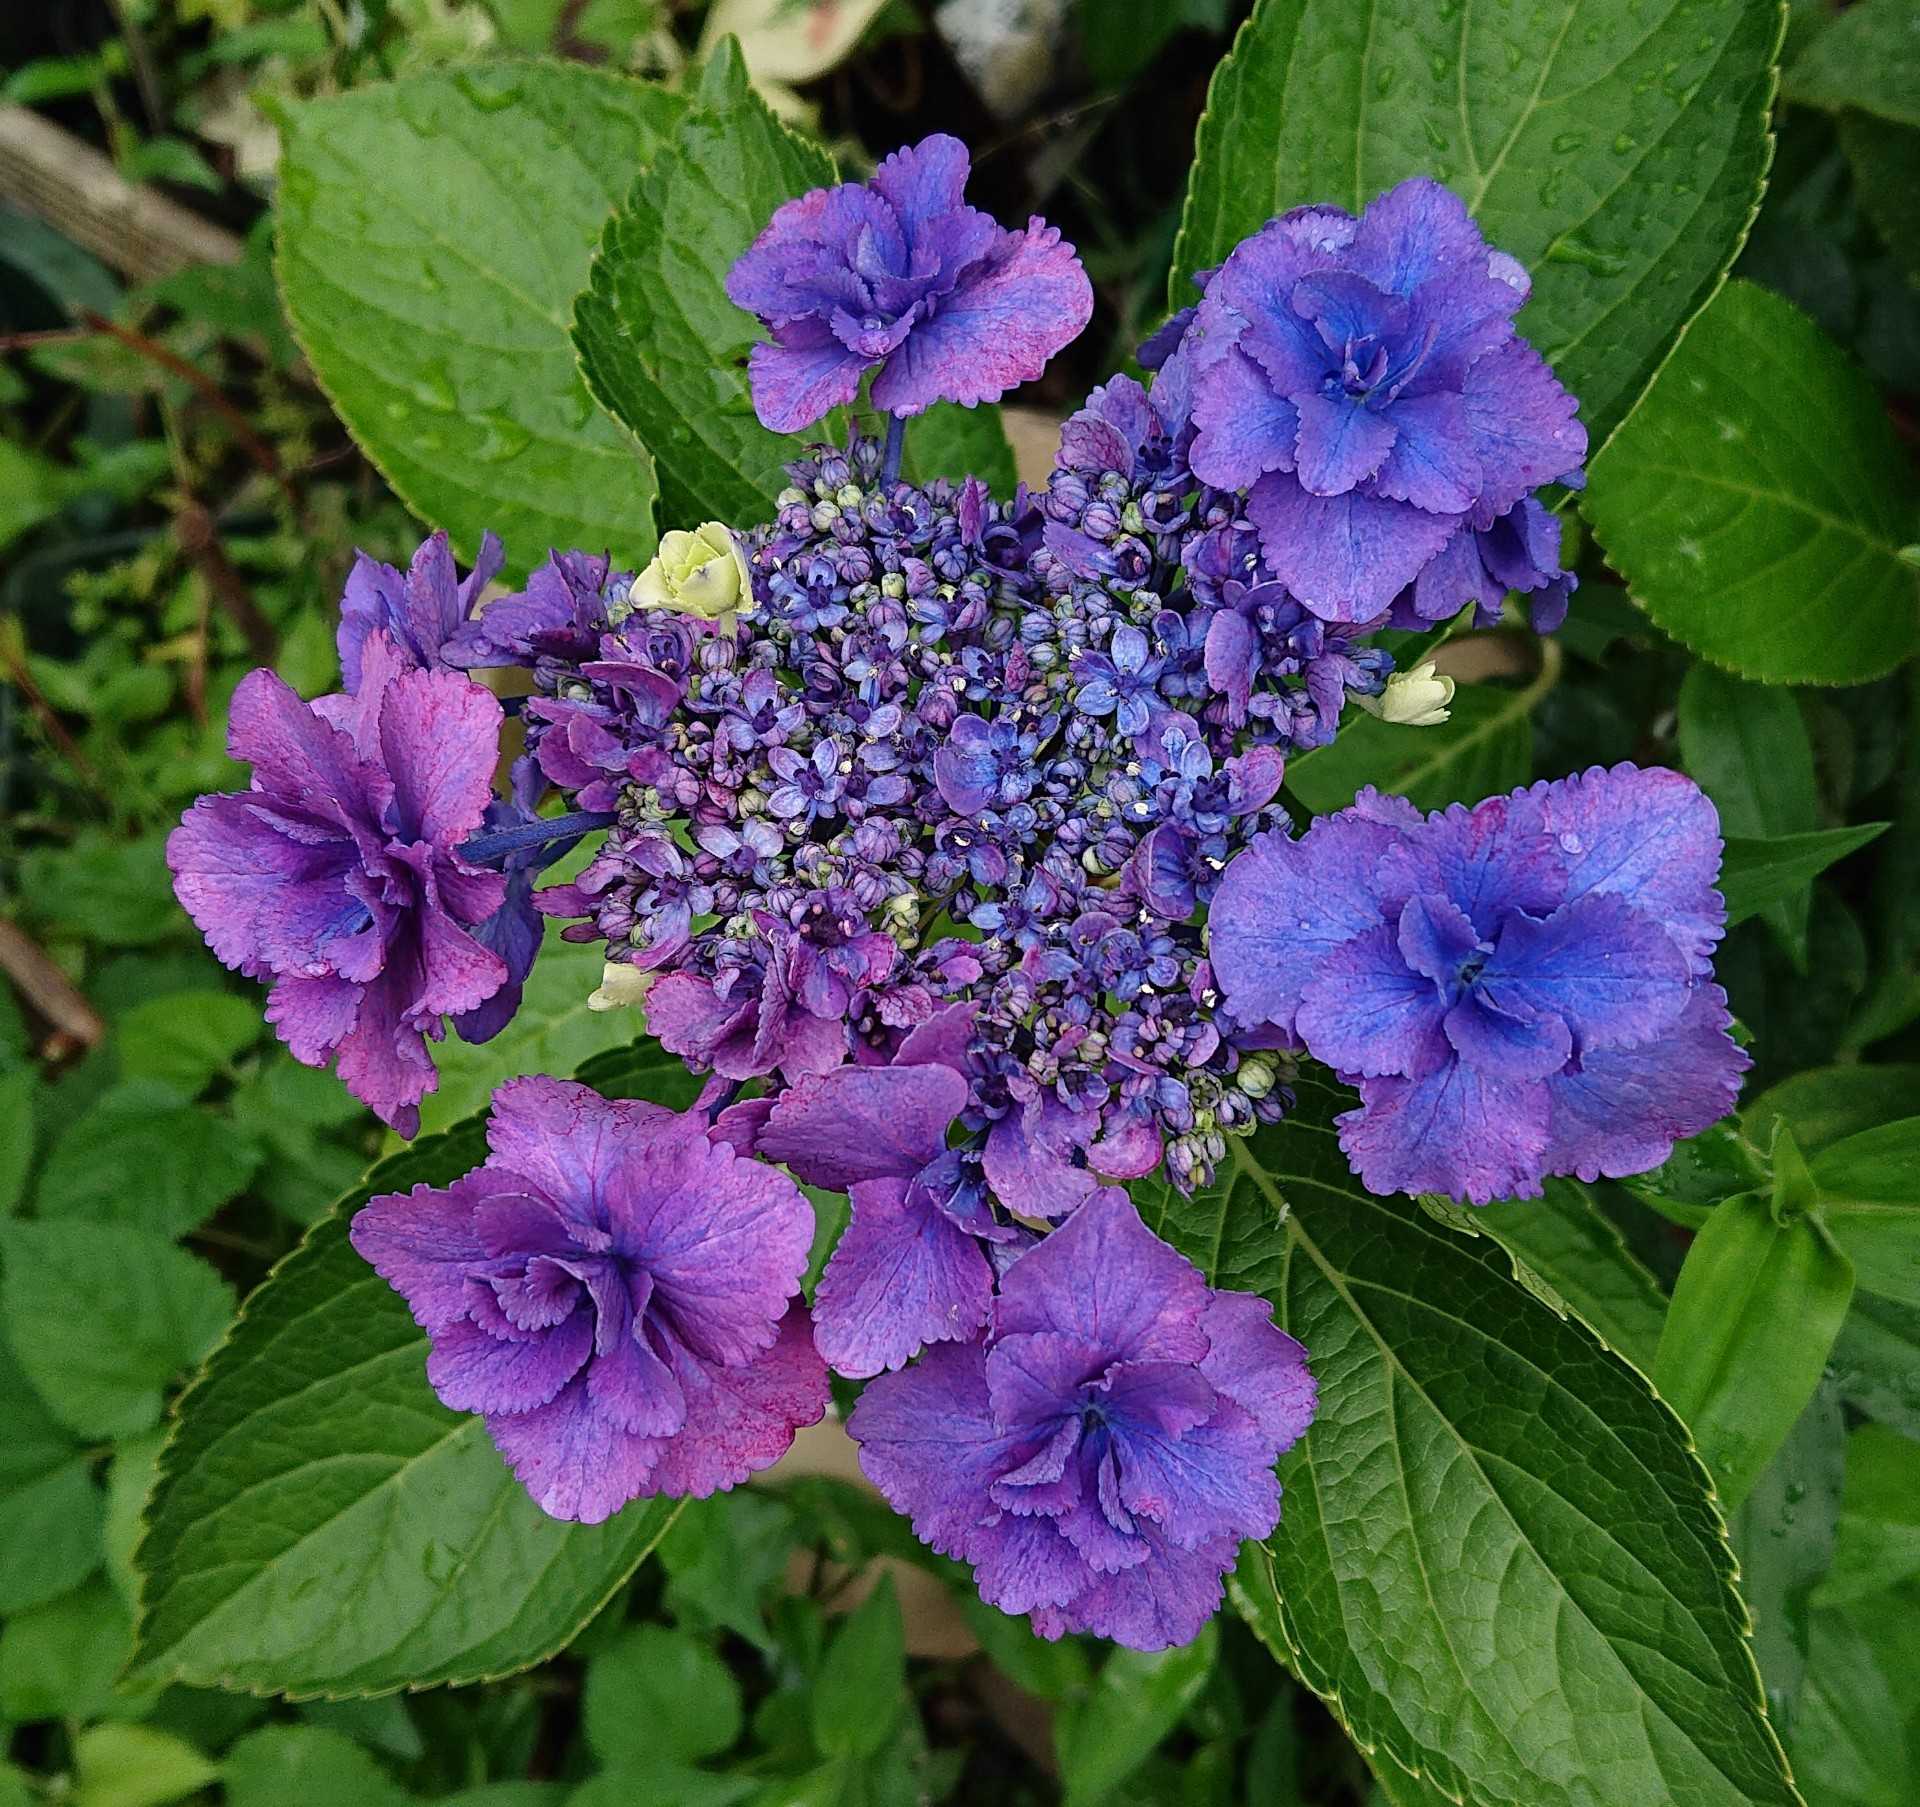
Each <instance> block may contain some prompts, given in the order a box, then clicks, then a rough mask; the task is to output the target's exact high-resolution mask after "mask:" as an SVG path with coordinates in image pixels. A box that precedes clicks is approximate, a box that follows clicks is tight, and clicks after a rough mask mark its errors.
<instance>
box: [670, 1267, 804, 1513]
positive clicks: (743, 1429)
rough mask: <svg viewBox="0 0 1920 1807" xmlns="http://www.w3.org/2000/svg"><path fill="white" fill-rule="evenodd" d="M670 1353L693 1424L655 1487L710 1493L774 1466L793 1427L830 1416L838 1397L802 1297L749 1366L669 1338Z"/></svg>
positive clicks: (691, 1494)
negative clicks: (715, 1359)
mask: <svg viewBox="0 0 1920 1807" xmlns="http://www.w3.org/2000/svg"><path fill="white" fill-rule="evenodd" d="M665 1353H666V1359H667V1361H668V1362H669V1364H670V1365H671V1366H672V1369H673V1373H674V1376H675V1378H676V1379H677V1380H678V1381H679V1383H680V1388H681V1391H682V1392H683V1393H684V1394H685V1395H686V1401H687V1428H686V1429H685V1430H684V1431H682V1432H681V1433H680V1434H679V1435H678V1436H677V1437H675V1438H673V1439H672V1440H671V1441H670V1442H669V1443H668V1444H667V1446H666V1448H665V1449H664V1450H662V1452H661V1455H660V1464H659V1467H658V1468H657V1469H656V1470H655V1471H654V1486H655V1488H656V1489H657V1490H658V1491H659V1492H661V1493H664V1494H666V1495H668V1496H669V1497H670V1498H674V1499H696V1500H704V1499H706V1498H708V1497H709V1496H710V1495H712V1494H715V1493H720V1492H724V1491H725V1490H726V1489H727V1488H730V1487H737V1486H738V1485H739V1484H740V1483H741V1482H742V1481H744V1480H745V1479H746V1478H747V1477H748V1476H749V1475H753V1474H758V1473H760V1471H761V1470H762V1469H766V1468H771V1467H772V1466H773V1465H774V1463H776V1462H777V1461H779V1460H780V1458H781V1457H782V1456H784V1455H785V1454H786V1453H787V1451H788V1450H789V1449H790V1448H792V1447H793V1434H794V1432H795V1431H797V1430H799V1429H800V1428H801V1427H802V1426H803V1425H808V1424H818V1423H819V1422H820V1420H821V1419H822V1418H824V1417H825V1416H826V1412H827V1406H828V1404H829V1403H830V1401H831V1399H832V1392H831V1389H830V1388H829V1385H828V1381H827V1369H826V1364H825V1363H824V1362H823V1361H821V1359H820V1357H819V1355H818V1354H817V1353H815V1350H814V1346H813V1334H812V1326H811V1325H810V1324H809V1323H808V1321H807V1310H806V1307H805V1306H804V1305H802V1304H800V1303H799V1302H798V1301H796V1302H795V1303H794V1304H793V1305H792V1306H790V1307H789V1308H788V1310H787V1313H786V1316H785V1317H783V1318H782V1319H781V1320H780V1324H779V1328H778V1331H777V1333H776V1334H775V1337H774V1340H773V1343H772V1344H771V1346H769V1347H768V1348H766V1349H763V1350H761V1351H760V1352H759V1353H758V1354H756V1355H755V1356H754V1358H753V1360H752V1361H750V1362H748V1363H746V1364H745V1365H744V1366H741V1367H722V1366H719V1365H717V1364H715V1363H712V1362H707V1361H703V1360H701V1359H700V1357H698V1356H697V1355H695V1354H694V1353H693V1352H692V1350H690V1349H688V1348H686V1347H685V1346H684V1345H683V1344H681V1343H679V1342H677V1341H674V1340H673V1339H671V1338H668V1339H667V1340H666V1349H665Z"/></svg>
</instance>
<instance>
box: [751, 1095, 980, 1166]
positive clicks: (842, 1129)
mask: <svg viewBox="0 0 1920 1807" xmlns="http://www.w3.org/2000/svg"><path fill="white" fill-rule="evenodd" d="M966 1103H967V1082H966V1081H965V1079H963V1078H962V1077H961V1076H960V1074H959V1073H957V1072H956V1071H954V1070H953V1068H951V1067H946V1066H893V1067H841V1068H839V1069H838V1070H836V1071H835V1072H832V1073H826V1074H822V1075H819V1076H818V1077H815V1078H809V1079H803V1080H801V1081H799V1082H798V1083H797V1084H795V1085H793V1086H792V1087H790V1088H789V1089H788V1090H787V1091H786V1092H784V1093H783V1094H782V1095H781V1097H780V1098H779V1100H778V1101H777V1102H776V1103H775V1105H774V1107H773V1111H772V1114H771V1115H770V1116H769V1117H768V1119H767V1124H766V1128H765V1129H764V1130H763V1131H762V1132H761V1136H760V1144H759V1152H760V1155H761V1157H762V1158H763V1159H764V1160H769V1161H778V1162H779V1163H781V1164H782V1165H783V1166H786V1167H790V1168H792V1170H793V1171H794V1172H795V1173H797V1174H798V1175H799V1176H800V1177H801V1178H802V1179H803V1180H805V1181H807V1183H808V1184H809V1185H814V1186H827V1187H830V1188H832V1189H833V1190H834V1191H836V1192H844V1191H845V1190H846V1189H847V1188H848V1187H849V1186H851V1185H853V1184H854V1183H855V1182H856V1181H859V1180H878V1179H903V1180H904V1179H911V1178H912V1177H913V1176H914V1175H915V1174H916V1173H918V1172H919V1171H920V1169H921V1168H923V1167H924V1166H926V1165H927V1163H928V1162H929V1161H932V1160H935V1159H937V1158H938V1157H939V1155H940V1153H941V1151H942V1150H943V1149H945V1147H946V1145H947V1126H948V1125H949V1124H951V1123H952V1122H953V1120H954V1118H956V1117H957V1116H959V1114H960V1113H961V1111H962V1110H964V1109H965V1108H966Z"/></svg>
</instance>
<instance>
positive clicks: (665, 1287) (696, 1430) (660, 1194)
mask: <svg viewBox="0 0 1920 1807" xmlns="http://www.w3.org/2000/svg"><path fill="white" fill-rule="evenodd" d="M487 1147H488V1155H487V1159H486V1161H485V1163H484V1164H483V1165H481V1166H479V1167H476V1168H475V1169H474V1170H473V1171H472V1172H471V1173H468V1174H465V1175H463V1176H462V1177H461V1178H459V1179H457V1180H455V1181H454V1182H453V1184H452V1185H451V1186H447V1187H444V1188H442V1187H434V1186H416V1187H414V1188H413V1190H412V1191H411V1192H408V1193H397V1192H391V1193H384V1194H382V1195H380V1196H379V1197H376V1198H374V1199H372V1200H370V1201H369V1202H368V1203H367V1204H366V1205H365V1206H364V1207H363V1208H362V1209H361V1210H360V1211H359V1212H357V1213H356V1214H355V1216H354V1220H353V1228H352V1239H353V1246H354V1247H355V1248H356V1249H357V1250H358V1251H359V1252H360V1253H361V1254H362V1255H363V1256H365V1257H366V1259H367V1260H368V1261H369V1262H371V1263H372V1265H373V1266H374V1268H375V1269H376V1270H377V1271H378V1272H379V1273H380V1275H381V1277H382V1278H383V1279H385V1280H386V1281H387V1282H388V1283H389V1284H390V1285H392V1287H393V1288H394V1290H395V1291H397V1292H398V1293H400V1295H401V1296H402V1297H403V1298H405V1300H406V1301H407V1305H408V1308H409V1309H410V1310H411V1311H412V1313H413V1315H414V1318H415V1320H416V1321H417V1322H418V1323H419V1325H420V1327H421V1328H422V1329H423V1330H425V1331H426V1332H427V1334H428V1337H429V1339H430V1341H431V1344H432V1348H431V1352H430V1353H429V1355H428V1357H427V1378H428V1380H429V1381H431V1382H432V1384H433V1388H434V1391H435V1392H437V1393H438V1394H439V1395H440V1397H441V1399H442V1400H443V1401H444V1402H445V1403H446V1404H447V1405H449V1406H451V1407H452V1408H453V1409H454V1410H455V1411H460V1412H480V1413H483V1414H484V1415H485V1417H486V1423H487V1432H488V1434H489V1435H490V1436H491V1437H492V1438H493V1441H494V1443H495V1444H496V1445H497V1446H498V1448H499V1450H500V1453H501V1454H502V1455H503V1456H504V1457H505V1458H506V1460H507V1463H508V1465H509V1466H510V1467H511V1468H512V1469H513V1471H514V1473H515V1474H517V1475H518V1476H519V1477H520V1479H521V1481H522V1482H523V1483H524V1484H525V1486H526V1489H527V1491H528V1492H529V1493H530V1494H531V1495H532V1496H533V1499H534V1502H535V1503H536V1504H537V1505H538V1506H539V1507H540V1509H541V1510H542V1511H543V1512H546V1513H549V1514H550V1515H551V1516H553V1517H554V1518H563V1519H575V1520H578V1521H580V1522H581V1523H584V1524H597V1523H598V1522H600V1521H601V1520H602V1519H604V1518H607V1517H608V1516H610V1515H611V1514H612V1513H614V1512H617V1511H618V1510H619V1509H620V1508H621V1507H622V1506H624V1505H625V1504H626V1503H627V1502H628V1501H629V1500H632V1499H638V1498H640V1497H642V1496H643V1495H655V1494H664V1495H666V1496H668V1497H671V1498H679V1497H682V1496H688V1495H690V1496H692V1497H693V1498H695V1499H704V1498H706V1497H707V1496H708V1495H709V1494H711V1493H714V1492H716V1491H719V1490H722V1489H725V1488H729V1487H733V1486H736V1485H737V1484H738V1483H739V1482H741V1481H744V1480H745V1479H746V1478H747V1476H748V1475H749V1474H753V1473H755V1472H757V1471H758V1470H760V1469H763V1468H766V1467H768V1466H769V1465H771V1464H772V1463H774V1462H776V1461H778V1460H779V1458H780V1457H781V1456H782V1455H784V1454H785V1453H786V1450H787V1447H788V1446H789V1445H790V1444H791V1443H792V1441H793V1434H794V1431H795V1430H796V1429H797V1428H798V1427H799V1426H801V1425H806V1424H813V1423H816V1422H817V1421H818V1420H819V1419H820V1417H821V1416H822V1414H823V1413H824V1412H825V1410H826V1406H827V1372H826V1369H825V1367H824V1366H823V1365H822V1363H821V1361H820V1358H819V1356H817V1355H816V1354H815V1353H814V1349H813V1341H812V1338H811V1336H810V1334H809V1330H808V1324H807V1316H806V1309H805V1307H804V1306H803V1305H801V1304H800V1303H799V1302H798V1301H797V1300H796V1299H795V1298H794V1295H795V1294H796V1293H797V1292H798V1290H799V1286H800V1276H801V1274H802V1273H803V1272H804V1271H805V1268H806V1264H807V1250H808V1247H809V1245H810V1244H811V1242H812V1239H813V1209H812V1207H811V1206H810V1205H809V1204H808V1203H807V1201H806V1199H805V1197H804V1196H803V1195H802V1194H801V1192H800V1189H799V1188H798V1187H797V1186H796V1185H795V1184H794V1183H793V1181H792V1180H790V1179H788V1178H787V1177H786V1176H785V1175H784V1174H782V1173H780V1172H779V1171H778V1170H777V1169H775V1168H772V1167H769V1166H766V1165H765V1164H764V1163H761V1162H756V1161H751V1160H743V1159H741V1158H740V1157H739V1156H738V1155H736V1154H735V1153H734V1152H733V1150H732V1149H731V1148H730V1147H729V1146H728V1145H727V1144H726V1143H725V1142H724V1141H720V1140H716V1139H710V1137H709V1133H708V1126H707V1119H706V1116H705V1114H704V1113H701V1112H697V1111H696V1112H690V1113H688V1114H686V1115H680V1114H677V1113H675V1112H673V1111H669V1110H666V1109H663V1108H662V1107H661V1106H659V1105H656V1104H645V1103H638V1102H622V1103H612V1102H609V1101H608V1100H607V1099H604V1098H602V1097H600V1095H599V1094H598V1093H596V1092H593V1091H591V1090H589V1089H588V1088H587V1087H586V1086H583V1085H573V1084H567V1083H563V1082H562V1081H560V1080H555V1079H516V1080H512V1081H509V1082H508V1083H507V1084H506V1085H503V1086H502V1087H501V1088H500V1089H499V1091H497V1092H496V1093H495V1094H494V1097H493V1110H492V1114H491V1115H490V1116H489V1118H488V1120H487Z"/></svg>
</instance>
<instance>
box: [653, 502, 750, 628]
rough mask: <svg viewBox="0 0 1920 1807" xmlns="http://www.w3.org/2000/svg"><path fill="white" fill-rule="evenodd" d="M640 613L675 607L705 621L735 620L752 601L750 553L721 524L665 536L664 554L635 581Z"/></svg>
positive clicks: (705, 523)
mask: <svg viewBox="0 0 1920 1807" xmlns="http://www.w3.org/2000/svg"><path fill="white" fill-rule="evenodd" d="M630 595H631V599H632V602H633V606H634V607H635V608H636V609H673V610H675V611H676V612H677V613H679V614H682V615H694V616H697V617H698V618H699V619H700V620H702V621H720V622H731V621H732V619H733V614H734V611H735V610H736V609H738V608H741V607H742V606H744V605H745V604H747V603H749V602H750V601H751V600H752V597H753V583H752V579H751V578H750V577H749V576H748V573H747V555H746V554H745V553H744V552H742V551H741V549H740V542H739V541H738V540H737V539H735V538H734V536H733V534H732V533H731V532H730V531H729V530H728V529H727V528H726V527H724V526H722V525H721V524H720V522H718V521H706V522H703V523H702V524H701V525H700V526H698V527H696V528H695V529H694V530H693V531H692V532H691V533H688V532H686V531H684V530H683V529H680V528H676V529H675V530H674V531H673V532H672V533H669V534H665V535H663V536H662V538H661V541H660V554H659V556H658V557H657V558H656V559H655V560H654V561H653V563H652V564H650V565H649V566H648V567H647V568H646V569H645V570H644V571H642V572H641V573H640V575H639V576H638V577H636V578H635V579H634V580H633V589H632V591H631V592H630Z"/></svg>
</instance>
